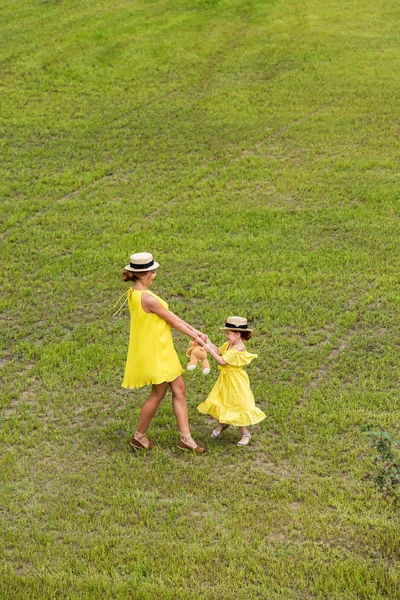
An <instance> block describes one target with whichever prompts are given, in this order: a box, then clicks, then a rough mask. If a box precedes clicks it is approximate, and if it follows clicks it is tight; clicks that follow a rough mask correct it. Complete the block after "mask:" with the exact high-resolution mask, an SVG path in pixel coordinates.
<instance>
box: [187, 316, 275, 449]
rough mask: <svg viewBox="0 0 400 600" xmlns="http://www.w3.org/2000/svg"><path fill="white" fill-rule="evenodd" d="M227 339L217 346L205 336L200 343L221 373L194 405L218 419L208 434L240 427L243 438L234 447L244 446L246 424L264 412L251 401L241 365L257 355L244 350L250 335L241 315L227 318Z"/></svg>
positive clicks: (246, 434) (215, 434) (212, 434)
mask: <svg viewBox="0 0 400 600" xmlns="http://www.w3.org/2000/svg"><path fill="white" fill-rule="evenodd" d="M221 329H224V330H225V331H226V339H227V340H228V341H227V342H225V344H223V346H221V347H220V348H218V347H217V346H214V344H212V343H211V342H210V341H209V340H208V339H207V342H202V346H204V348H205V349H206V350H207V352H209V353H210V354H211V356H212V357H213V358H215V360H216V361H217V363H218V369H219V370H220V374H219V377H218V380H217V383H216V384H215V385H214V387H213V389H212V390H211V393H210V394H209V396H208V398H207V400H206V401H205V402H203V403H202V404H199V406H198V407H197V408H198V410H199V411H200V412H201V413H203V414H208V415H211V416H213V417H215V418H216V419H217V420H218V426H217V427H216V428H215V429H214V431H213V432H212V433H211V437H212V438H214V439H217V438H219V437H220V435H221V433H222V432H223V431H224V429H226V428H227V427H229V425H235V426H237V427H240V430H241V433H242V437H241V439H240V440H239V441H238V443H237V446H247V445H248V444H249V442H250V438H251V435H250V431H248V429H247V425H254V424H255V423H259V422H260V421H262V420H263V419H265V417H266V415H265V414H264V413H263V412H262V411H261V410H260V409H259V408H257V407H256V405H255V404H254V397H253V394H252V391H251V389H250V383H249V378H248V376H247V373H245V371H243V369H242V367H243V366H245V365H248V364H250V362H251V361H252V360H253V358H257V354H250V353H249V352H247V350H246V347H245V345H244V342H243V341H244V340H249V339H250V338H251V331H252V330H251V329H249V328H248V326H247V320H246V319H244V318H243V317H228V319H227V321H226V323H225V327H221Z"/></svg>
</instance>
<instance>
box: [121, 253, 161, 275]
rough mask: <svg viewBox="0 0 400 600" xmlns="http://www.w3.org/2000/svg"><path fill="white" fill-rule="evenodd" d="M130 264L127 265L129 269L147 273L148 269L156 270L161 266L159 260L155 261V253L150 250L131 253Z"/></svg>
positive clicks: (133, 271)
mask: <svg viewBox="0 0 400 600" xmlns="http://www.w3.org/2000/svg"><path fill="white" fill-rule="evenodd" d="M129 261H130V262H129V265H127V266H126V267H125V269H126V270H127V271H132V273H145V272H146V271H154V269H158V267H159V266H160V265H159V264H158V263H157V262H154V260H153V255H152V254H150V252H138V253H137V254H131V257H130V259H129Z"/></svg>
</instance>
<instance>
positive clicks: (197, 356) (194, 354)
mask: <svg viewBox="0 0 400 600" xmlns="http://www.w3.org/2000/svg"><path fill="white" fill-rule="evenodd" d="M186 356H190V362H189V364H188V366H187V367H186V368H187V370H188V371H194V369H195V368H196V367H197V362H198V361H199V360H200V361H201V370H202V372H203V373H204V375H208V374H209V372H210V363H209V362H208V360H207V352H206V351H205V350H204V348H202V347H201V346H200V345H199V344H196V342H194V341H193V340H192V341H191V342H190V344H189V348H188V351H187V352H186Z"/></svg>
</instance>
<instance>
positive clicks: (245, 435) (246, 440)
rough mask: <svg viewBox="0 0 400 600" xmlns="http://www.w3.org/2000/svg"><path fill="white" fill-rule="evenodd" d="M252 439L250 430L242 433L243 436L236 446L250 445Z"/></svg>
mask: <svg viewBox="0 0 400 600" xmlns="http://www.w3.org/2000/svg"><path fill="white" fill-rule="evenodd" d="M250 439H251V434H250V431H248V432H247V433H242V437H241V438H240V440H239V441H238V443H237V444H236V446H239V447H242V446H248V445H249V444H250Z"/></svg>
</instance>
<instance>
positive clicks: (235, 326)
mask: <svg viewBox="0 0 400 600" xmlns="http://www.w3.org/2000/svg"><path fill="white" fill-rule="evenodd" d="M220 329H225V330H227V331H253V330H252V329H250V327H248V326H247V319H245V318H244V317H228V318H227V320H226V323H225V327H220Z"/></svg>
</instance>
